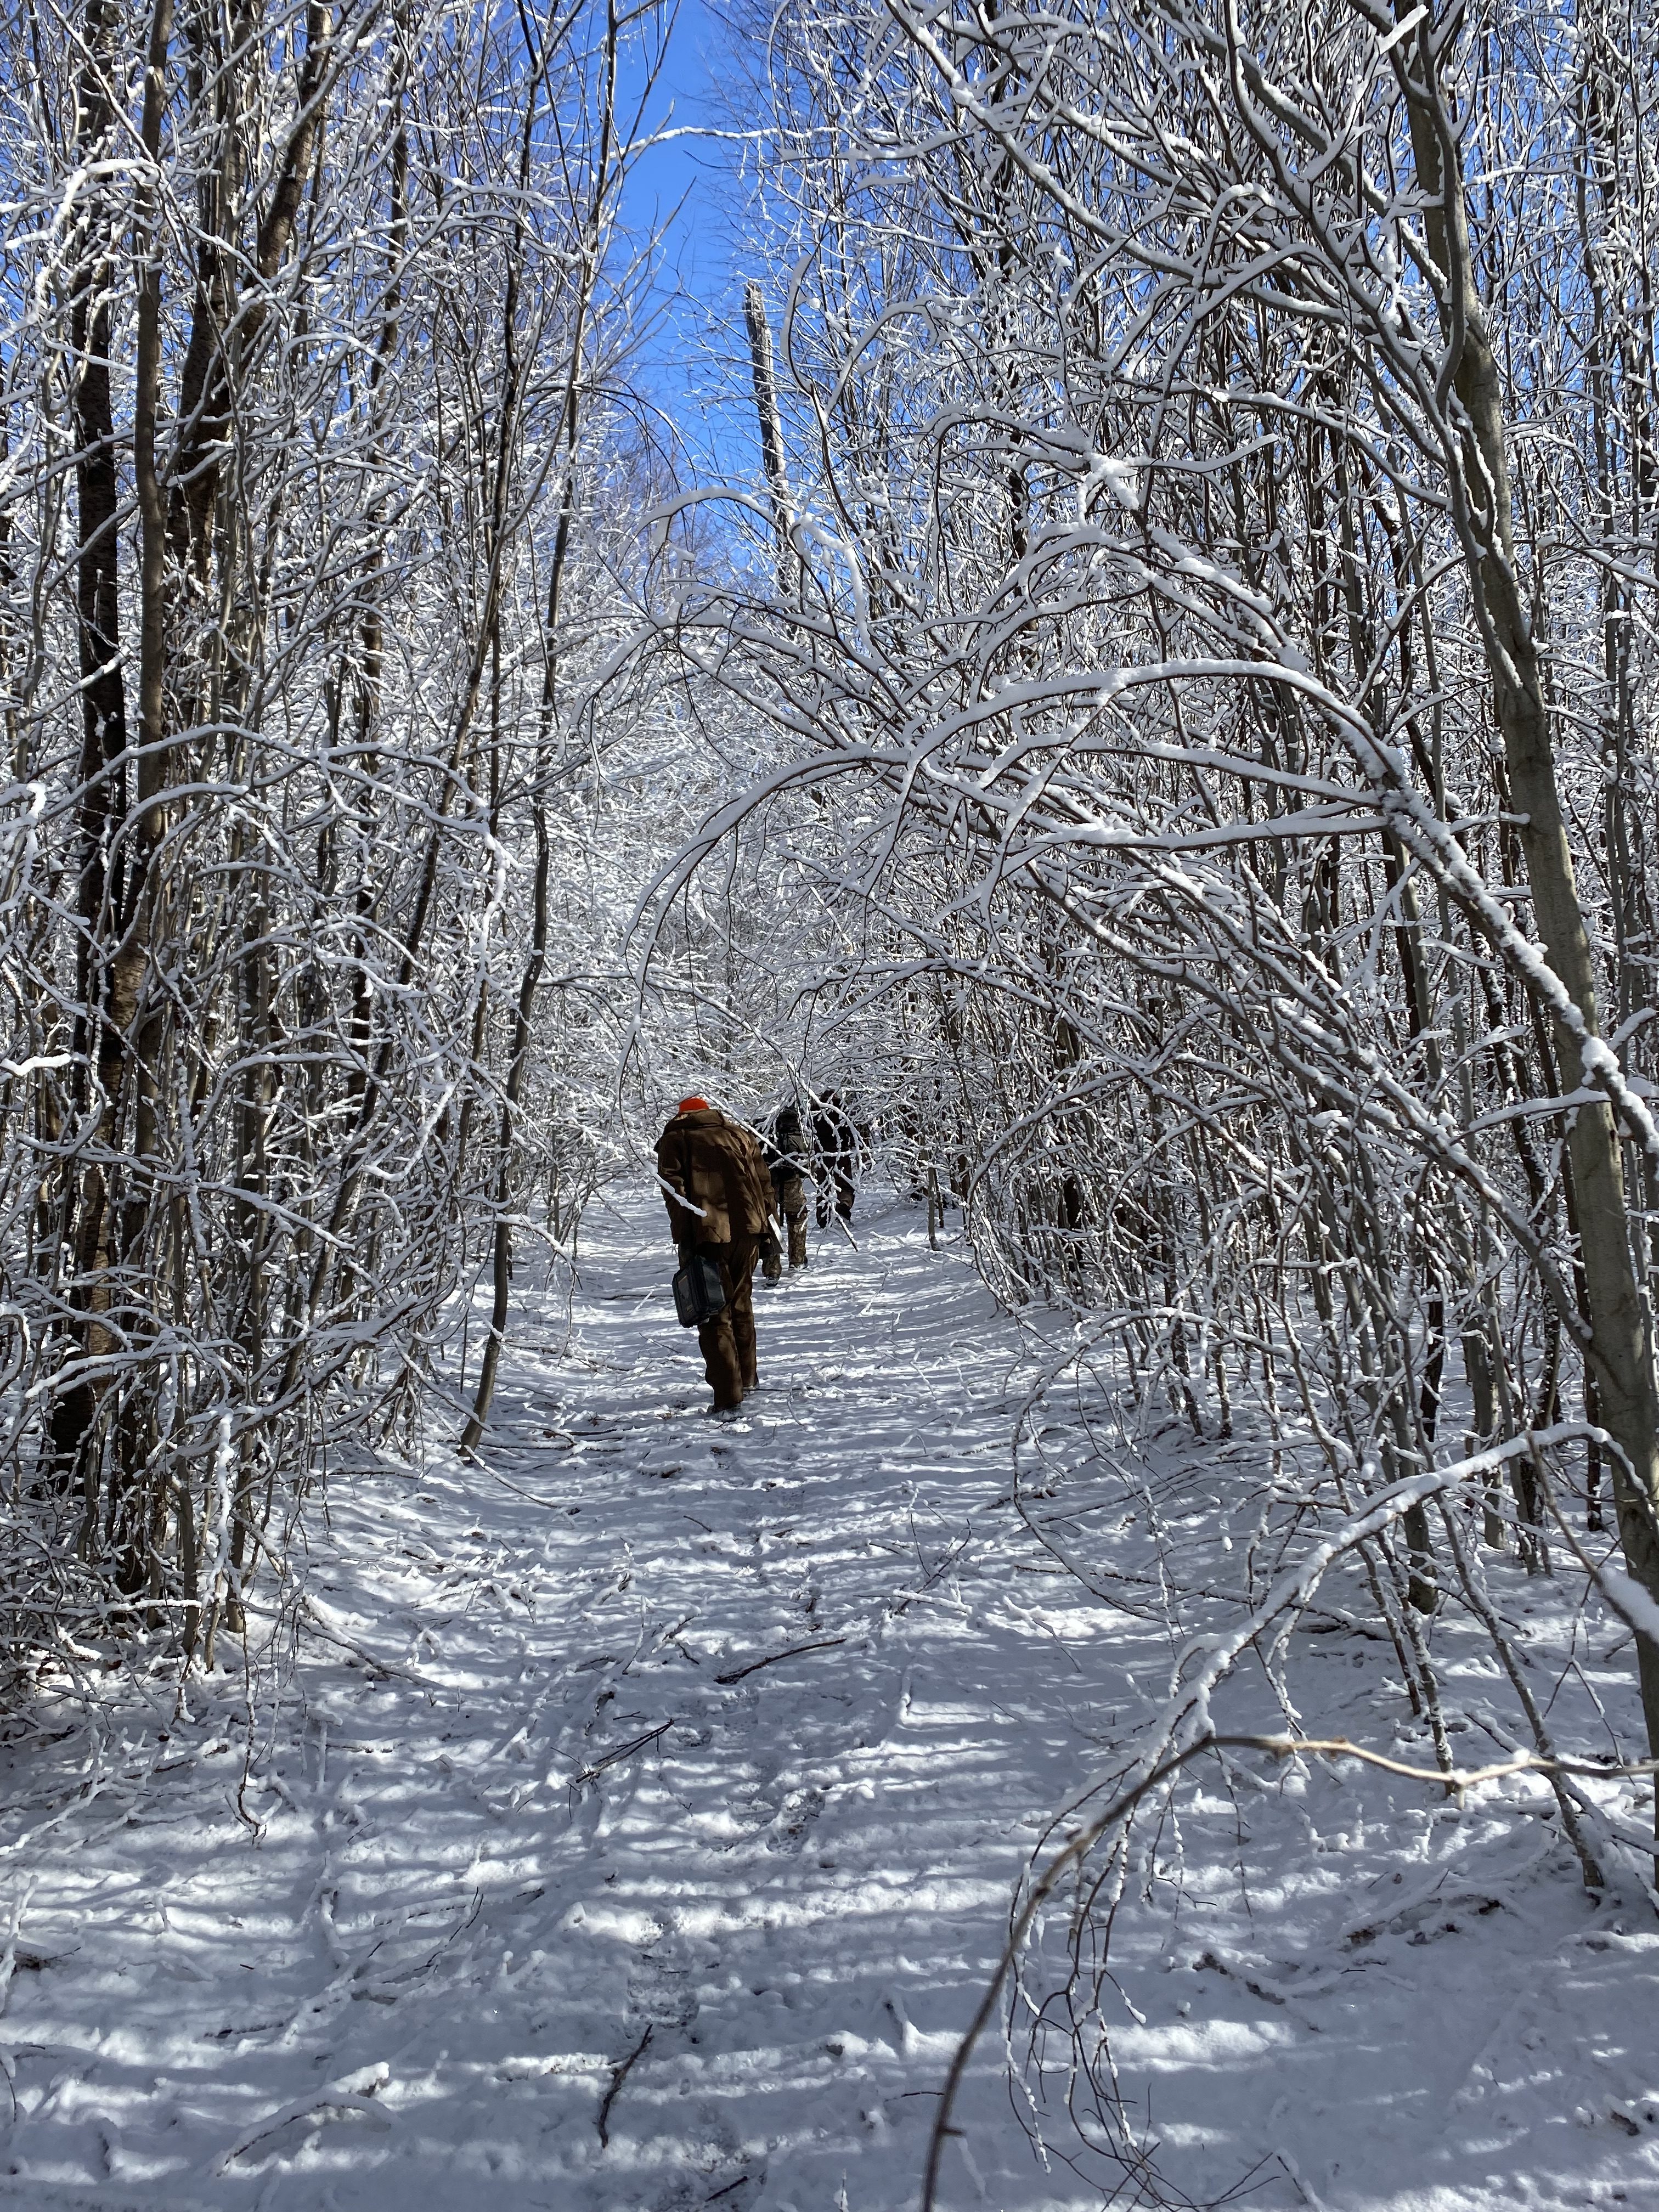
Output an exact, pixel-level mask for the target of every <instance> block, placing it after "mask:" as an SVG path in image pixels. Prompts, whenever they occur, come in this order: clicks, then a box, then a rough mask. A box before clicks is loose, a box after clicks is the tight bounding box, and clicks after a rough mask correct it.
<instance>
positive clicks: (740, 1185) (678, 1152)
mask: <svg viewBox="0 0 1659 2212" xmlns="http://www.w3.org/2000/svg"><path fill="white" fill-rule="evenodd" d="M688 1168H689V1170H690V1197H691V1199H692V1200H693V1201H694V1203H695V1204H696V1205H697V1206H700V1207H701V1208H702V1215H701V1218H699V1216H698V1215H697V1214H696V1213H693V1212H690V1209H689V1208H687V1207H686V1206H683V1205H681V1204H680V1202H679V1200H678V1198H675V1197H672V1196H671V1195H670V1194H669V1191H665V1192H664V1193H663V1202H664V1204H665V1206H667V1208H668V1225H669V1234H670V1235H671V1237H673V1239H674V1242H675V1243H677V1244H684V1243H695V1244H730V1243H732V1241H733V1239H734V1238H736V1237H760V1236H763V1234H764V1233H765V1230H766V1226H767V1223H768V1221H769V1219H770V1218H771V1212H772V1205H773V1199H772V1179H771V1177H770V1176H769V1175H768V1174H767V1172H766V1160H765V1158H764V1155H763V1153H762V1152H761V1148H760V1146H759V1144H758V1143H757V1140H756V1139H754V1138H753V1137H751V1136H750V1133H749V1132H748V1130H747V1129H744V1128H740V1127H738V1123H737V1122H735V1121H727V1119H726V1116H725V1115H724V1114H722V1113H721V1112H720V1109H719V1108H718V1107H716V1106H704V1107H702V1108H700V1109H698V1110H697V1111H696V1113H693V1114H677V1115H675V1116H674V1118H673V1120H672V1121H671V1122H670V1123H669V1124H668V1127H666V1128H665V1130H664V1131H663V1133H662V1134H661V1136H660V1137H659V1138H658V1139H657V1173H658V1175H659V1176H661V1178H662V1180H663V1182H665V1183H666V1184H668V1185H669V1187H670V1190H671V1191H677V1192H679V1193H682V1194H685V1193H686V1191H687V1170H688Z"/></svg>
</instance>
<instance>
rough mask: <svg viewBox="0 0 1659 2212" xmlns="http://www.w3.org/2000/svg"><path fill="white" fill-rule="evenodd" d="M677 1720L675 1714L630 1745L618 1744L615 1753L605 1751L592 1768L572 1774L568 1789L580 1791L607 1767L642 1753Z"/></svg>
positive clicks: (639, 1736)
mask: <svg viewBox="0 0 1659 2212" xmlns="http://www.w3.org/2000/svg"><path fill="white" fill-rule="evenodd" d="M677 1720H678V1714H676V1715H674V1716H672V1717H671V1718H669V1719H668V1720H665V1722H664V1723H663V1724H662V1726H661V1727H660V1728H653V1729H647V1730H646V1732H645V1734H644V1735H636V1736H635V1738H634V1740H633V1741H632V1742H631V1743H620V1744H618V1745H617V1748H616V1749H615V1751H607V1752H606V1753H605V1757H604V1758H603V1759H595V1760H594V1762H593V1764H592V1766H585V1767H583V1769H582V1771H581V1772H580V1774H573V1775H572V1776H571V1778H570V1787H571V1788H572V1789H573V1790H580V1789H582V1788H584V1787H585V1786H586V1784H588V1783H590V1782H592V1781H595V1780H597V1779H598V1778H599V1776H600V1775H601V1774H603V1773H604V1772H605V1768H606V1767H607V1766H615V1765H617V1762H618V1761H619V1760H621V1759H631V1758H632V1757H633V1756H634V1753H635V1752H636V1751H643V1750H644V1749H645V1747H646V1746H647V1744H648V1743H655V1742H656V1741H657V1739H658V1737H659V1736H665V1735H667V1733H668V1731H669V1729H671V1728H672V1727H673V1726H674V1724H675V1722H676V1721H677Z"/></svg>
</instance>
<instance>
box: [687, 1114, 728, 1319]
mask: <svg viewBox="0 0 1659 2212" xmlns="http://www.w3.org/2000/svg"><path fill="white" fill-rule="evenodd" d="M684 1139H685V1162H684V1174H685V1197H686V1203H687V1205H688V1206H694V1205H695V1204H696V1190H695V1188H693V1186H692V1182H691V1132H690V1130H689V1129H687V1130H686V1131H685V1132H684ZM674 1310H675V1312H676V1313H677V1314H678V1316H679V1321H680V1327H681V1328H702V1325H703V1323H704V1322H710V1321H714V1320H715V1319H716V1318H717V1317H718V1316H720V1314H722V1313H724V1312H725V1310H726V1285H725V1284H724V1283H722V1282H721V1280H720V1269H719V1267H717V1266H716V1265H715V1263H714V1261H713V1260H711V1259H710V1258H709V1256H708V1253H707V1252H703V1251H699V1250H697V1249H695V1248H694V1249H693V1250H692V1253H691V1255H690V1258H689V1259H688V1260H687V1261H686V1262H685V1265H684V1267H682V1268H681V1269H680V1270H679V1272H678V1274H676V1276H675V1278H674Z"/></svg>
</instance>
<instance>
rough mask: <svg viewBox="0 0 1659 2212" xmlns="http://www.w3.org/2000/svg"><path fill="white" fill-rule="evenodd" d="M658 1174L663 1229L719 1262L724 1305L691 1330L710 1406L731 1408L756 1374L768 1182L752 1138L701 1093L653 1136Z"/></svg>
mask: <svg viewBox="0 0 1659 2212" xmlns="http://www.w3.org/2000/svg"><path fill="white" fill-rule="evenodd" d="M657 1179H658V1182H659V1185H660V1187H661V1188H662V1193H663V1200H664V1203H665V1205H666V1206H667V1208H668V1225H669V1233H670V1235H671V1237H673V1239H674V1242H675V1244H676V1245H677V1246H678V1248H679V1250H680V1253H681V1255H682V1257H683V1258H684V1259H687V1260H689V1259H690V1257H691V1256H692V1255H693V1254H694V1253H696V1252H699V1251H701V1252H703V1253H706V1254H707V1255H708V1257H709V1258H710V1259H711V1260H713V1261H714V1263H715V1265H716V1266H717V1267H719V1269H720V1285H721V1288H722V1289H723V1290H724V1291H725V1292H726V1304H725V1307H724V1309H723V1310H721V1311H720V1313H718V1314H717V1315H716V1316H714V1320H713V1321H710V1322H704V1323H703V1324H702V1328H699V1329H698V1331H697V1342H698V1344H699V1346H701V1348H702V1364H703V1371H704V1373H705V1374H706V1375H707V1376H708V1385H709V1388H710V1389H712V1390H713V1392H714V1410H715V1412H716V1413H732V1412H735V1411H736V1409H737V1408H738V1406H740V1405H741V1404H742V1403H743V1398H744V1392H745V1391H747V1390H752V1389H754V1388H755V1385H756V1383H757V1382H758V1381H759V1380H760V1370H759V1365H758V1362H757V1356H756V1350H755V1306H754V1298H753V1290H752V1285H753V1279H754V1273H755V1261H756V1257H757V1255H758V1254H759V1253H760V1252H761V1251H762V1250H763V1249H772V1250H775V1249H776V1246H777V1241H778V1240H777V1233H776V1231H775V1230H774V1228H773V1226H772V1218H771V1217H772V1203H773V1200H772V1182H771V1178H770V1177H769V1175H768V1174H767V1171H766V1160H765V1157H764V1155H763V1153H762V1151H761V1148H760V1145H759V1142H758V1140H757V1139H756V1138H755V1137H753V1136H752V1135H751V1134H750V1132H749V1131H748V1130H747V1129H745V1128H744V1127H743V1126H742V1124H741V1123H740V1122H738V1121H732V1120H731V1119H730V1118H729V1117H728V1116H727V1115H724V1114H722V1113H721V1112H720V1110H719V1109H718V1108H717V1107H714V1106H711V1105H710V1104H709V1103H708V1100H707V1099H706V1098H683V1099H681V1101H680V1104H679V1110H678V1113H676V1114H675V1115H674V1117H673V1119H672V1120H671V1121H670V1122H669V1124H668V1126H667V1127H666V1128H665V1130H664V1131H663V1133H662V1134H661V1136H660V1137H659V1139H657Z"/></svg>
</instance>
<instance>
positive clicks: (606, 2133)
mask: <svg viewBox="0 0 1659 2212" xmlns="http://www.w3.org/2000/svg"><path fill="white" fill-rule="evenodd" d="M650 2040H651V2030H650V2029H649V2028H648V2027H647V2029H646V2031H645V2033H644V2034H643V2035H642V2036H641V2038H640V2039H639V2041H638V2042H637V2043H636V2044H635V2045H634V2048H633V2049H632V2050H631V2051H629V2054H628V2056H627V2057H626V2058H624V2059H623V2060H621V2061H620V2062H619V2063H617V2065H615V2066H613V2067H612V2068H611V2087H609V2088H608V2089H607V2090H606V2091H605V2102H604V2103H603V2104H602V2105H601V2106H599V2148H600V2149H601V2150H608V2149H609V2148H610V2147H611V2106H612V2105H614V2104H615V2103H616V2101H617V2092H618V2091H619V2090H620V2089H621V2087H622V2085H623V2082H624V2081H626V2080H627V2079H628V2076H629V2073H630V2071H631V2070H632V2069H633V2065H634V2062H635V2059H637V2058H641V2057H643V2056H644V2053H645V2046H646V2045H647V2043H649V2042H650Z"/></svg>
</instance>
